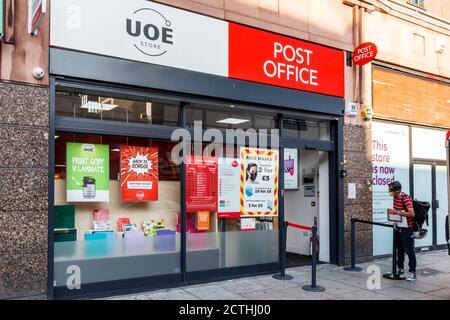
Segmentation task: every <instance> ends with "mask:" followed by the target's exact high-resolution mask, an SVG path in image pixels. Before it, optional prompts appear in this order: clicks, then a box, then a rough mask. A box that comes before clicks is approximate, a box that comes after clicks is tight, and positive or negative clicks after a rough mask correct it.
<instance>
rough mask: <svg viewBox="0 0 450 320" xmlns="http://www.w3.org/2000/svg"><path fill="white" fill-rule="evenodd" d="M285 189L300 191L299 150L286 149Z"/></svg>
mask: <svg viewBox="0 0 450 320" xmlns="http://www.w3.org/2000/svg"><path fill="white" fill-rule="evenodd" d="M284 189H285V190H289V189H298V150H297V149H284Z"/></svg>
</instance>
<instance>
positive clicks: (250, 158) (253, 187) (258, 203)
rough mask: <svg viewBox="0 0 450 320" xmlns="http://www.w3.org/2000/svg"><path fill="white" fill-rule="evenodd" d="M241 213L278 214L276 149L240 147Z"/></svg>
mask: <svg viewBox="0 0 450 320" xmlns="http://www.w3.org/2000/svg"><path fill="white" fill-rule="evenodd" d="M240 154H241V188H240V191H241V214H242V215H266V216H276V215H278V151H272V150H264V149H252V148H241V151H240Z"/></svg>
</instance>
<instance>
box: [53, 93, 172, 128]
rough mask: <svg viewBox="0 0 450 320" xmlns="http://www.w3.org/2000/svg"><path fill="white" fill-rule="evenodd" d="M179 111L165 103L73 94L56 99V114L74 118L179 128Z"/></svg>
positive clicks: (63, 94)
mask: <svg viewBox="0 0 450 320" xmlns="http://www.w3.org/2000/svg"><path fill="white" fill-rule="evenodd" d="M179 111H180V107H179V103H177V102H172V101H167V100H162V99H154V98H147V99H141V100H127V99H121V98H116V97H110V96H100V95H95V94H86V93H72V92H58V93H57V95H56V114H57V115H58V116H65V117H72V118H90V119H98V120H112V121H123V122H136V123H147V124H156V125H166V126H177V125H179Z"/></svg>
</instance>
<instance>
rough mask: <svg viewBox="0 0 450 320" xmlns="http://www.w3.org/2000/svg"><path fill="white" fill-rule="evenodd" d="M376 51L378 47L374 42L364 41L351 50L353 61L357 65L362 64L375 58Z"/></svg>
mask: <svg viewBox="0 0 450 320" xmlns="http://www.w3.org/2000/svg"><path fill="white" fill-rule="evenodd" d="M377 53H378V48H377V46H376V45H375V43H372V42H364V43H361V44H360V45H359V46H358V47H356V49H355V51H353V54H352V58H353V63H354V64H357V65H364V64H367V63H369V62H371V61H372V60H374V59H375V57H376V56H377Z"/></svg>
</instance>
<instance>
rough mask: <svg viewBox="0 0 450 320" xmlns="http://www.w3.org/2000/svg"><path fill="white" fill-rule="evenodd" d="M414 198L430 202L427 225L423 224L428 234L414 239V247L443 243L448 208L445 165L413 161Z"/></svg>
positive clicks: (434, 246)
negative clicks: (419, 238) (422, 237)
mask: <svg viewBox="0 0 450 320" xmlns="http://www.w3.org/2000/svg"><path fill="white" fill-rule="evenodd" d="M413 171H414V198H415V199H417V200H419V201H427V202H429V203H430V204H431V209H430V211H429V212H428V216H429V219H428V220H429V225H428V226H427V225H426V224H424V228H425V229H427V230H428V236H427V237H426V238H424V239H421V240H417V241H416V247H418V248H420V247H432V248H433V249H436V248H437V247H438V246H441V245H445V244H446V240H445V218H446V216H447V208H448V193H447V167H446V166H445V165H443V164H441V165H438V164H436V163H415V164H414V165H413Z"/></svg>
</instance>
